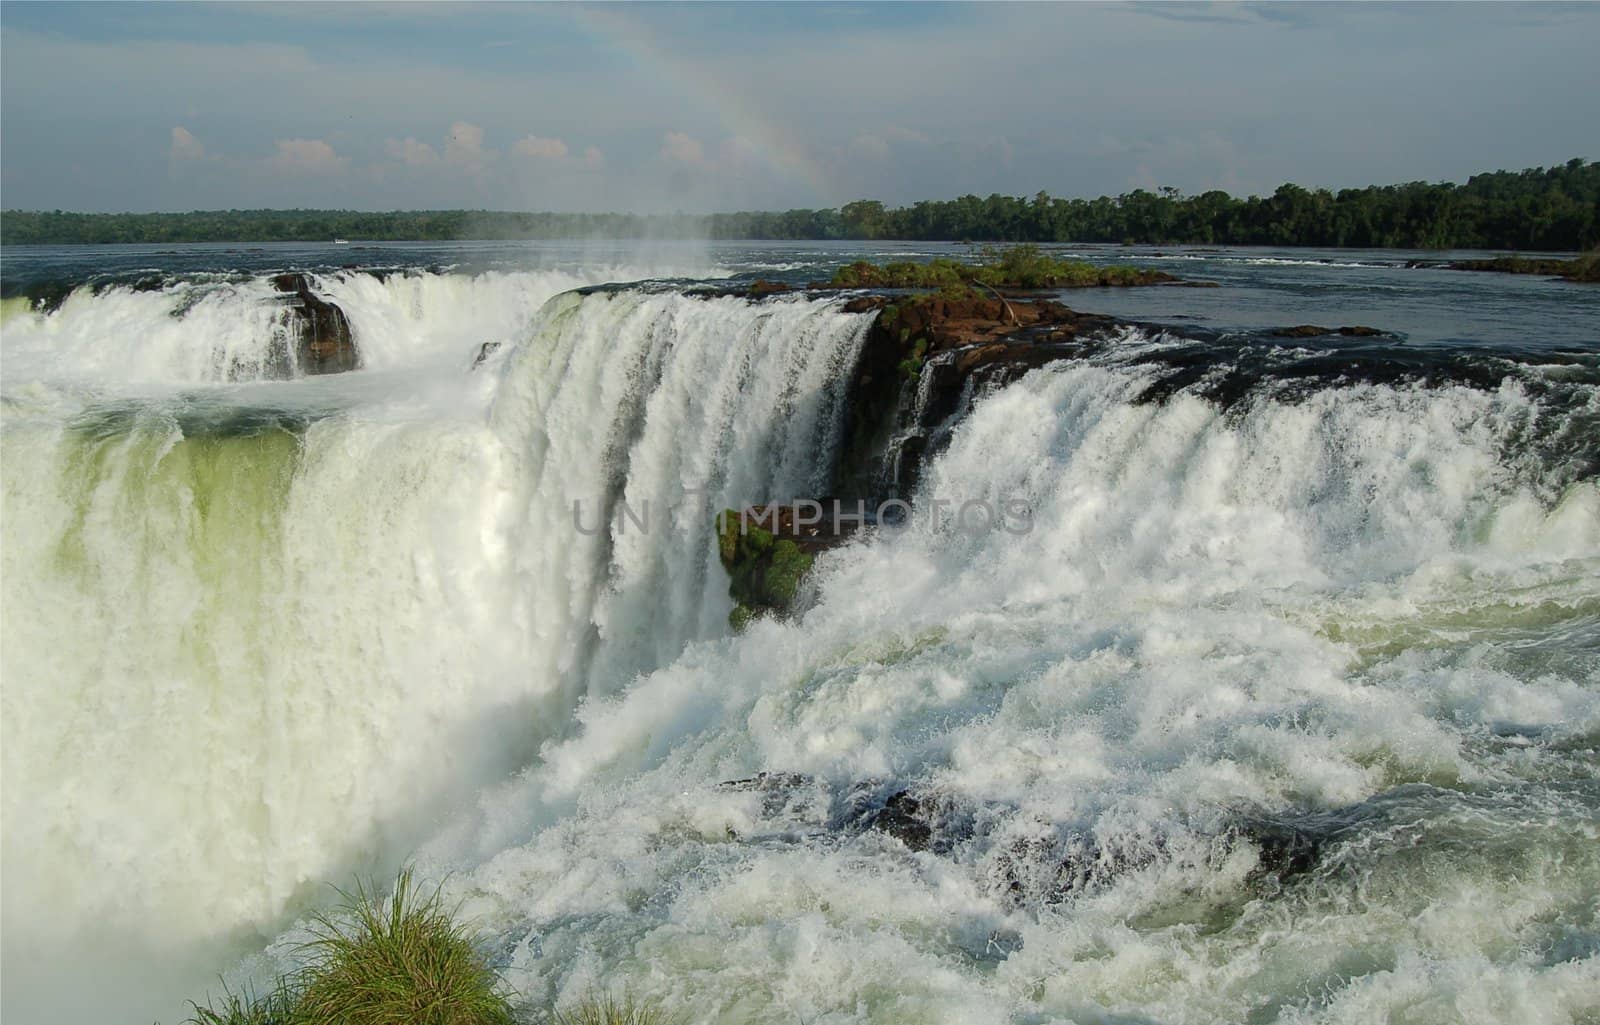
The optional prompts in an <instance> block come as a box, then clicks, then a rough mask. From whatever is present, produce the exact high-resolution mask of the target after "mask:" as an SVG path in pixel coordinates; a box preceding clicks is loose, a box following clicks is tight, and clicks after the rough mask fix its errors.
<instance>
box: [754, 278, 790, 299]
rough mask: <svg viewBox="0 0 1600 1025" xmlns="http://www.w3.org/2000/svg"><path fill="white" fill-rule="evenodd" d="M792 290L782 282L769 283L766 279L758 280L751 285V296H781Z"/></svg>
mask: <svg viewBox="0 0 1600 1025" xmlns="http://www.w3.org/2000/svg"><path fill="white" fill-rule="evenodd" d="M791 289H792V286H790V285H786V284H784V283H783V282H781V281H768V280H767V279H766V278H757V279H756V280H755V281H753V282H751V284H750V294H751V295H779V294H781V293H783V292H788V291H791Z"/></svg>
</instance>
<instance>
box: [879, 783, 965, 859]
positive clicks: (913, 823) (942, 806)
mask: <svg viewBox="0 0 1600 1025" xmlns="http://www.w3.org/2000/svg"><path fill="white" fill-rule="evenodd" d="M866 823H867V828H868V829H875V830H877V831H878V832H880V833H886V834H888V835H889V836H892V837H894V838H895V839H896V840H899V841H900V842H901V843H903V844H905V845H906V847H907V848H908V849H909V850H913V851H931V852H932V853H934V854H949V853H950V852H951V851H952V850H954V849H955V846H956V844H958V843H960V842H961V841H963V840H967V839H970V838H971V836H972V818H971V815H970V814H968V813H967V812H966V811H965V809H963V808H962V807H961V806H960V805H959V804H958V803H957V802H955V801H954V800H952V799H951V798H950V797H949V796H948V795H944V794H940V793H938V792H924V793H921V794H917V793H913V792H912V791H910V790H897V791H895V792H894V793H893V794H890V795H889V798H888V800H886V801H884V803H883V806H882V807H881V808H879V809H878V810H877V811H876V812H874V813H871V814H869V815H868V816H867V817H866Z"/></svg>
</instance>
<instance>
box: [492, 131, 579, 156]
mask: <svg viewBox="0 0 1600 1025" xmlns="http://www.w3.org/2000/svg"><path fill="white" fill-rule="evenodd" d="M511 148H512V150H513V151H515V152H516V153H518V154H520V155H522V156H525V157H527V158H529V159H530V160H564V159H566V156H567V144H566V143H564V142H562V141H561V140H560V139H545V138H541V137H540V136H537V135H530V136H528V137H527V138H525V139H519V140H517V142H516V144H515V145H513V146H512V147H511ZM590 148H591V149H593V147H590Z"/></svg>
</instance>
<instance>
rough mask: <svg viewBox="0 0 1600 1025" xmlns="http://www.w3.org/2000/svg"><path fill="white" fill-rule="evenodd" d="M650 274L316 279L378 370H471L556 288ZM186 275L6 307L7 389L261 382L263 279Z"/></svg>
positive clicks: (112, 389)
mask: <svg viewBox="0 0 1600 1025" xmlns="http://www.w3.org/2000/svg"><path fill="white" fill-rule="evenodd" d="M649 276H650V275H649V272H647V271H645V270H643V269H640V268H632V267H626V266H620V265H619V266H612V267H600V268H592V269H589V270H538V271H487V272H484V273H480V274H462V273H430V272H407V273H390V274H374V273H368V272H362V271H350V272H337V273H326V274H320V275H313V276H312V277H313V284H314V287H315V289H316V290H317V291H318V292H320V293H322V294H324V295H326V296H328V297H329V298H330V299H332V301H334V302H335V303H336V304H338V305H339V306H340V307H341V308H342V309H343V310H344V311H345V313H346V315H347V316H348V317H349V319H350V325H351V332H352V335H353V337H354V340H355V343H356V345H357V347H358V348H359V349H360V351H361V354H362V360H363V365H364V366H365V367H367V368H368V369H370V370H375V371H397V370H398V371H406V370H418V369H426V368H441V367H442V368H454V367H465V366H467V365H469V364H470V363H471V361H472V359H473V357H474V355H475V354H476V353H477V351H478V350H479V349H480V347H482V346H483V345H485V344H490V345H491V346H493V345H504V344H507V343H513V342H515V341H517V340H519V339H521V338H522V337H524V336H525V335H526V334H527V332H528V330H529V329H530V327H531V325H532V323H533V321H534V318H535V316H536V314H537V313H538V311H539V309H540V308H541V307H542V306H543V305H544V303H545V301H546V300H548V299H549V298H550V297H552V296H554V295H557V294H558V293H560V292H564V291H567V290H569V289H573V288H578V287H580V286H583V285H593V284H599V283H603V282H607V281H634V280H639V279H642V278H646V277H649ZM213 277H215V278H217V280H208V277H207V276H206V275H199V274H190V275H186V276H184V277H183V278H181V279H176V280H173V281H170V282H167V283H166V284H165V285H164V286H163V287H160V288H156V289H147V290H141V289H138V288H135V287H132V286H129V285H116V286H111V287H106V288H102V289H98V290H97V289H94V288H90V287H87V286H84V287H80V288H78V289H76V290H74V291H72V292H71V293H70V294H69V295H68V296H67V297H66V299H65V300H64V301H63V302H62V303H61V305H60V306H59V307H58V308H55V309H51V310H44V309H39V310H28V311H26V312H23V311H18V310H14V309H13V306H15V305H17V304H18V303H19V302H20V303H22V304H25V303H26V300H14V299H8V300H6V302H7V303H8V304H11V305H8V307H7V309H6V313H5V331H6V339H5V358H6V377H7V390H8V392H9V391H14V390H15V388H16V387H17V386H18V385H19V384H21V383H45V384H51V385H57V386H71V387H79V388H93V389H95V390H97V391H99V392H101V393H111V394H148V393H151V392H153V391H160V390H163V389H172V388H181V387H192V386H196V385H211V384H223V383H230V382H246V381H257V380H262V379H264V378H266V377H269V376H270V375H271V371H272V367H273V362H274V352H275V351H281V350H282V348H283V346H284V343H285V339H286V337H287V333H286V332H287V328H286V326H285V321H284V314H283V309H282V306H281V305H280V303H279V302H278V298H279V293H278V292H277V291H276V290H275V289H274V288H273V286H272V282H271V281H270V280H269V278H267V277H265V276H263V277H254V278H241V277H240V276H239V275H215V276H213Z"/></svg>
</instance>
